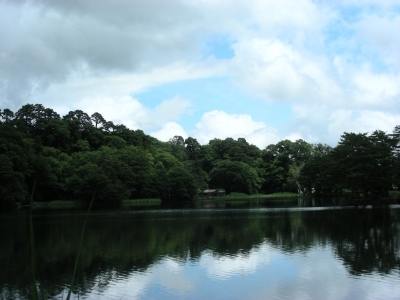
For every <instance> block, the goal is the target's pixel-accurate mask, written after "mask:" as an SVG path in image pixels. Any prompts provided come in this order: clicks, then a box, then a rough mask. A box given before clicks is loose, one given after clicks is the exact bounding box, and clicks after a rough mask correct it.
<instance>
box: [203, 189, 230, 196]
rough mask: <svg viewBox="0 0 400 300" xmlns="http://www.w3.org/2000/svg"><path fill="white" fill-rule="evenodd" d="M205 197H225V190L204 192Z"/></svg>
mask: <svg viewBox="0 0 400 300" xmlns="http://www.w3.org/2000/svg"><path fill="white" fill-rule="evenodd" d="M203 196H205V197H214V196H225V190H224V189H212V190H204V191H203Z"/></svg>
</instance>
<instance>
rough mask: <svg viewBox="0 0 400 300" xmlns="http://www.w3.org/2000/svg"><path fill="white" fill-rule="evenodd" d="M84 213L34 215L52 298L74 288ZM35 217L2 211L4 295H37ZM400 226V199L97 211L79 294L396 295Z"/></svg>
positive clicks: (40, 268) (40, 262)
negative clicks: (32, 253)
mask: <svg viewBox="0 0 400 300" xmlns="http://www.w3.org/2000/svg"><path fill="white" fill-rule="evenodd" d="M82 221H83V214H76V213H69V214H61V213H57V214H55V213H52V214H45V213H38V214H37V215H35V216H34V230H35V237H36V260H37V278H38V281H39V282H40V285H41V287H42V288H43V289H42V290H43V291H45V293H46V294H47V296H48V297H49V298H51V297H56V298H61V297H62V296H63V293H64V296H66V293H65V289H66V288H67V284H68V283H69V281H70V278H71V275H72V269H73V264H74V259H75V253H76V249H75V247H76V245H77V244H78V242H77V240H78V237H79V233H80V230H81V226H82ZM27 226H28V224H27V216H26V215H25V214H24V213H23V212H19V213H18V214H16V215H13V216H3V217H1V218H0V238H1V240H2V247H1V250H0V269H1V270H2V272H0V287H1V292H2V298H4V299H7V298H10V299H14V298H27V299H28V298H30V291H29V280H30V269H29V264H28V262H29V249H28V245H29V239H28V238H29V237H28V227H27ZM399 229H400V209H399V208H391V209H389V208H378V209H352V208H351V209H349V208H346V209H341V208H325V209H307V208H303V209H299V208H297V209H274V208H265V207H261V208H255V209H226V208H223V209H222V208H219V209H184V210H174V209H170V210H155V211H130V212H126V211H125V212H95V213H92V214H91V216H90V218H89V220H88V223H87V228H86V235H85V241H84V248H83V250H82V254H81V260H80V269H79V277H78V278H79V279H78V284H77V286H76V287H75V288H74V293H75V295H78V294H79V295H80V296H86V297H88V298H96V297H97V298H98V297H99V295H102V297H105V296H106V297H107V298H115V299H121V298H122V299H132V298H138V299H141V298H156V299H161V298H162V299H167V298H171V299H176V298H190V299H196V298H197V299H204V298H207V297H210V298H213V299H215V298H216V297H215V295H219V296H218V297H219V298H220V299H224V298H225V299H234V298H237V299H240V298H243V297H244V296H246V297H247V298H254V299H265V295H266V294H263V293H267V292H268V293H269V295H273V297H275V298H282V299H283V298H286V299H288V298H307V297H311V298H313V299H317V298H326V295H325V294H324V293H326V292H324V290H323V289H325V291H326V290H331V291H330V293H332V294H331V295H332V299H339V298H352V299H357V298H358V299H362V298H364V297H362V296H363V295H364V296H366V294H362V293H365V291H362V289H367V291H370V292H368V296H371V295H375V296H376V295H378V296H382V295H384V296H385V298H390V297H392V296H393V295H395V296H400V290H399V288H398V286H400V284H399V283H400V280H399V276H400V271H399V270H400V244H399V241H400V235H399V233H400V231H399ZM316 285H318V286H319V287H320V288H316ZM372 285H373V286H374V291H372V290H371V286H372ZM358 290H360V291H358ZM385 291H387V292H385ZM353 292H354V293H359V294H358V295H351V293H353ZM388 292H390V293H391V294H389V293H388ZM349 293H350V294H349ZM249 295H251V296H252V297H249ZM334 296H337V297H334ZM353 296H354V297H353ZM386 296H388V297H386ZM273 297H272V298H273ZM270 298H271V297H270Z"/></svg>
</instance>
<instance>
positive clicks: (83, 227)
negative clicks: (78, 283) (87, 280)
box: [67, 188, 97, 300]
mask: <svg viewBox="0 0 400 300" xmlns="http://www.w3.org/2000/svg"><path fill="white" fill-rule="evenodd" d="M96 192H97V188H96V190H95V191H94V194H93V197H92V200H91V201H90V205H89V208H88V210H87V212H86V216H85V220H84V221H83V226H82V231H81V237H80V240H79V247H78V251H77V253H76V258H75V266H74V272H73V273H72V278H71V284H70V285H69V290H68V296H67V300H69V299H70V298H71V292H72V288H73V286H74V283H75V277H76V273H77V271H78V265H79V258H80V256H81V250H82V244H83V239H84V236H85V228H86V221H87V218H88V215H89V212H90V210H91V209H92V205H93V201H94V197H95V196H96Z"/></svg>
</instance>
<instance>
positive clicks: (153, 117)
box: [61, 96, 190, 134]
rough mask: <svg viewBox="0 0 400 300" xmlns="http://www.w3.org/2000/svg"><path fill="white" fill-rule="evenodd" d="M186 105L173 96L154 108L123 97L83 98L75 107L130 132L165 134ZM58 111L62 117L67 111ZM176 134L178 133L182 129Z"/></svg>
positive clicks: (183, 100) (183, 101)
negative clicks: (121, 126) (147, 131)
mask: <svg viewBox="0 0 400 300" xmlns="http://www.w3.org/2000/svg"><path fill="white" fill-rule="evenodd" d="M189 105H190V101H188V100H185V99H182V98H180V97H175V98H172V99H168V100H164V101H162V102H161V103H160V104H159V105H158V106H157V107H155V108H154V109H152V108H149V107H146V106H144V105H143V104H142V103H141V102H140V101H139V100H137V99H135V98H132V97H130V96H123V97H120V98H112V97H97V98H84V99H82V100H81V101H80V102H79V105H78V106H79V107H80V109H81V110H83V111H84V112H86V113H88V114H93V113H94V112H98V113H100V114H101V115H102V116H103V117H104V118H105V119H106V120H107V121H113V122H114V123H115V124H123V125H125V126H127V127H128V128H131V129H142V130H143V129H146V130H151V129H154V128H159V127H160V126H163V129H162V131H161V132H165V133H166V130H172V129H173V128H172V127H171V124H172V123H168V122H172V121H176V120H178V119H179V118H180V116H181V115H182V114H184V113H185V112H186V109H187V107H188V106H189ZM61 109H62V110H63V111H62V114H66V113H67V112H68V111H66V110H65V109H66V107H63V108H61ZM176 125H177V124H176ZM179 127H180V126H179ZM175 129H176V128H175ZM178 131H179V132H180V133H182V132H183V129H182V127H180V129H179V130H178ZM160 134H161V133H160Z"/></svg>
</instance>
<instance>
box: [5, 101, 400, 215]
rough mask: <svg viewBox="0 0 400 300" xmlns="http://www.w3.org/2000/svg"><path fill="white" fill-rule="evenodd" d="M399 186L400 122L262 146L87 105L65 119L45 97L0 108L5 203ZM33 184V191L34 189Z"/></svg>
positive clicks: (383, 190) (376, 190) (367, 190)
mask: <svg viewBox="0 0 400 300" xmlns="http://www.w3.org/2000/svg"><path fill="white" fill-rule="evenodd" d="M399 187H400V125H398V126H396V127H395V128H394V129H393V131H392V132H391V133H386V132H383V131H379V130H376V131H374V132H372V133H347V132H345V133H343V135H342V136H341V137H340V141H339V142H338V144H337V146H336V147H331V146H328V145H326V144H310V143H307V142H306V141H304V140H297V141H295V142H292V141H289V140H283V141H280V142H278V143H277V144H271V145H269V146H267V147H266V148H265V149H259V148H258V147H256V146H255V145H251V144H249V143H248V142H247V141H246V140H245V139H244V138H239V139H237V140H234V139H232V138H226V139H224V140H221V139H213V140H210V141H209V142H208V144H205V145H200V144H199V143H198V141H197V140H196V139H195V138H192V137H188V138H187V139H184V138H182V137H181V136H174V137H172V138H171V139H170V140H169V141H168V142H161V141H159V140H157V139H155V138H153V137H151V136H149V135H146V134H144V133H143V131H141V130H132V129H129V128H127V127H126V126H124V125H123V124H114V123H113V122H111V121H107V120H105V119H104V118H103V117H102V115H101V114H99V113H94V114H92V115H89V114H87V113H85V112H83V111H81V110H75V111H70V112H69V113H68V114H66V115H65V116H60V115H59V114H58V113H56V112H55V111H54V110H52V109H51V108H45V107H44V106H43V105H41V104H26V105H23V106H22V107H21V108H20V109H19V110H18V111H16V112H13V111H11V110H10V109H7V108H5V109H0V206H1V207H13V206H16V205H24V204H27V203H28V202H29V200H30V198H31V195H32V197H33V201H41V202H45V201H52V200H84V201H88V200H90V199H91V198H92V196H93V194H94V192H95V191H96V202H98V203H104V204H117V203H119V202H120V201H122V200H125V199H142V198H159V199H162V200H163V201H187V200H191V199H194V198H195V197H196V196H197V195H201V193H202V191H203V190H204V189H207V188H211V189H212V188H221V189H224V190H225V191H226V193H227V194H228V195H229V194H230V193H232V192H241V193H246V194H258V193H262V194H270V193H276V192H296V193H299V194H315V195H320V196H323V195H338V196H340V195H342V194H343V193H352V194H358V195H360V194H362V195H369V196H373V195H379V196H383V197H385V196H387V194H388V191H390V190H393V189H395V190H398V189H399ZM32 191H34V193H32Z"/></svg>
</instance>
